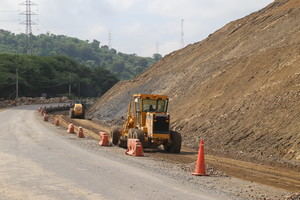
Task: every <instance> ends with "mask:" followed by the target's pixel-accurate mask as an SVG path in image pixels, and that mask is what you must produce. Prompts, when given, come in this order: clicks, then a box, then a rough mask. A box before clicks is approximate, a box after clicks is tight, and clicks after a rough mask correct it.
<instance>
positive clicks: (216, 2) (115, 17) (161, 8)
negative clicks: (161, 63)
mask: <svg viewBox="0 0 300 200" xmlns="http://www.w3.org/2000/svg"><path fill="white" fill-rule="evenodd" d="M272 1H273V0H33V2H35V3H37V4H38V6H35V7H34V8H33V9H34V10H35V11H36V12H37V13H38V15H37V16H35V17H34V21H36V22H37V23H38V24H39V25H38V26H34V28H33V33H34V34H38V33H46V32H50V33H54V34H64V35H68V36H74V37H78V38H80V39H84V40H93V39H96V40H99V41H100V42H101V44H102V45H107V44H108V35H109V34H108V33H109V32H111V35H112V37H111V38H112V47H113V48H115V49H116V50H118V51H121V52H124V53H136V54H138V55H141V56H152V54H153V53H156V51H157V50H156V49H157V48H156V46H157V45H156V44H157V43H158V44H159V45H158V47H159V53H161V54H163V55H164V54H166V53H169V52H171V51H174V50H176V49H179V48H180V47H181V42H180V41H181V37H180V35H181V34H180V32H181V19H184V33H185V36H184V40H185V44H186V45H187V44H190V43H194V42H198V41H200V40H202V39H204V38H205V37H207V36H208V35H209V34H210V33H212V32H214V31H216V30H217V29H219V28H221V27H222V26H223V25H225V24H226V23H228V22H230V21H233V20H235V19H238V18H241V17H244V16H245V15H248V14H250V13H252V12H254V11H257V10H259V9H261V8H263V7H265V6H266V5H268V4H269V3H271V2H272ZM20 2H22V1H21V0H0V29H6V30H10V31H13V32H16V33H19V32H24V31H25V26H24V25H20V22H21V21H22V20H23V18H24V16H18V13H20V12H21V11H22V9H23V10H24V9H25V8H22V6H21V5H20Z"/></svg>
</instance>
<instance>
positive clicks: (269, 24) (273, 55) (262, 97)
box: [89, 0, 300, 166]
mask: <svg viewBox="0 0 300 200" xmlns="http://www.w3.org/2000/svg"><path fill="white" fill-rule="evenodd" d="M299 19H300V0H278V1H274V2H273V3H272V4H270V5H268V6H267V7H266V8H264V9H262V10H260V11H258V12H255V13H252V14H251V15H249V16H246V17H245V18H242V19H240V20H237V21H234V22H231V23H229V24H227V25H226V26H224V27H223V28H222V29H220V30H218V31H216V32H215V33H213V34H211V35H210V36H209V37H208V38H206V39H205V40H203V41H201V42H198V43H195V44H192V45H189V46H187V47H186V48H184V49H182V50H179V51H176V52H173V53H171V54H169V55H167V56H165V57H164V58H163V59H162V60H161V61H160V62H159V63H157V64H155V65H153V66H152V67H151V68H150V69H148V70H147V71H146V72H144V73H143V74H142V75H140V76H138V77H137V78H135V79H134V80H131V81H124V82H119V83H118V84H116V85H115V86H114V87H113V88H112V89H111V90H109V91H108V92H107V93H106V94H105V95H104V96H103V97H102V98H100V99H99V100H98V102H97V103H96V104H95V106H94V107H92V109H91V110H90V113H89V115H90V117H92V118H97V119H104V120H111V119H119V118H120V117H121V116H124V115H125V113H126V109H127V104H128V102H129V97H130V96H131V95H132V94H133V93H158V94H166V95H168V96H170V99H171V102H170V113H171V116H172V127H173V129H175V130H177V131H180V132H181V133H182V134H183V142H184V144H185V145H187V146H190V147H197V145H198V142H199V139H200V138H204V139H205V140H206V148H207V149H208V150H209V152H210V153H215V154H222V155H225V156H230V157H234V158H240V159H246V160H247V159H248V160H249V159H251V160H257V161H263V162H265V161H270V162H276V163H285V164H286V163H289V164H291V165H293V166H297V165H299V163H300V114H299V113H300V67H299V66H300V37H299V36H300V35H299V32H300V21H299Z"/></svg>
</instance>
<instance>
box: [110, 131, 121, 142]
mask: <svg viewBox="0 0 300 200" xmlns="http://www.w3.org/2000/svg"><path fill="white" fill-rule="evenodd" d="M119 140H120V130H119V129H118V128H113V129H112V130H111V142H112V143H113V144H114V145H118V143H119Z"/></svg>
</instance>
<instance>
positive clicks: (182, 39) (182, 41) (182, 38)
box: [181, 19, 185, 48]
mask: <svg viewBox="0 0 300 200" xmlns="http://www.w3.org/2000/svg"><path fill="white" fill-rule="evenodd" d="M183 26H184V19H181V48H183V47H184V45H185V44H184V29H183V28H184V27H183Z"/></svg>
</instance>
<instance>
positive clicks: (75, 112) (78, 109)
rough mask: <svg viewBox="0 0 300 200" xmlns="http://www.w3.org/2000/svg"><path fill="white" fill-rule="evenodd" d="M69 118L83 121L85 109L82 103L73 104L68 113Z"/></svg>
mask: <svg viewBox="0 0 300 200" xmlns="http://www.w3.org/2000/svg"><path fill="white" fill-rule="evenodd" d="M69 117H70V118H79V119H84V117H85V108H84V105H83V104H82V103H75V104H73V105H72V106H71V108H70V111H69Z"/></svg>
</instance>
